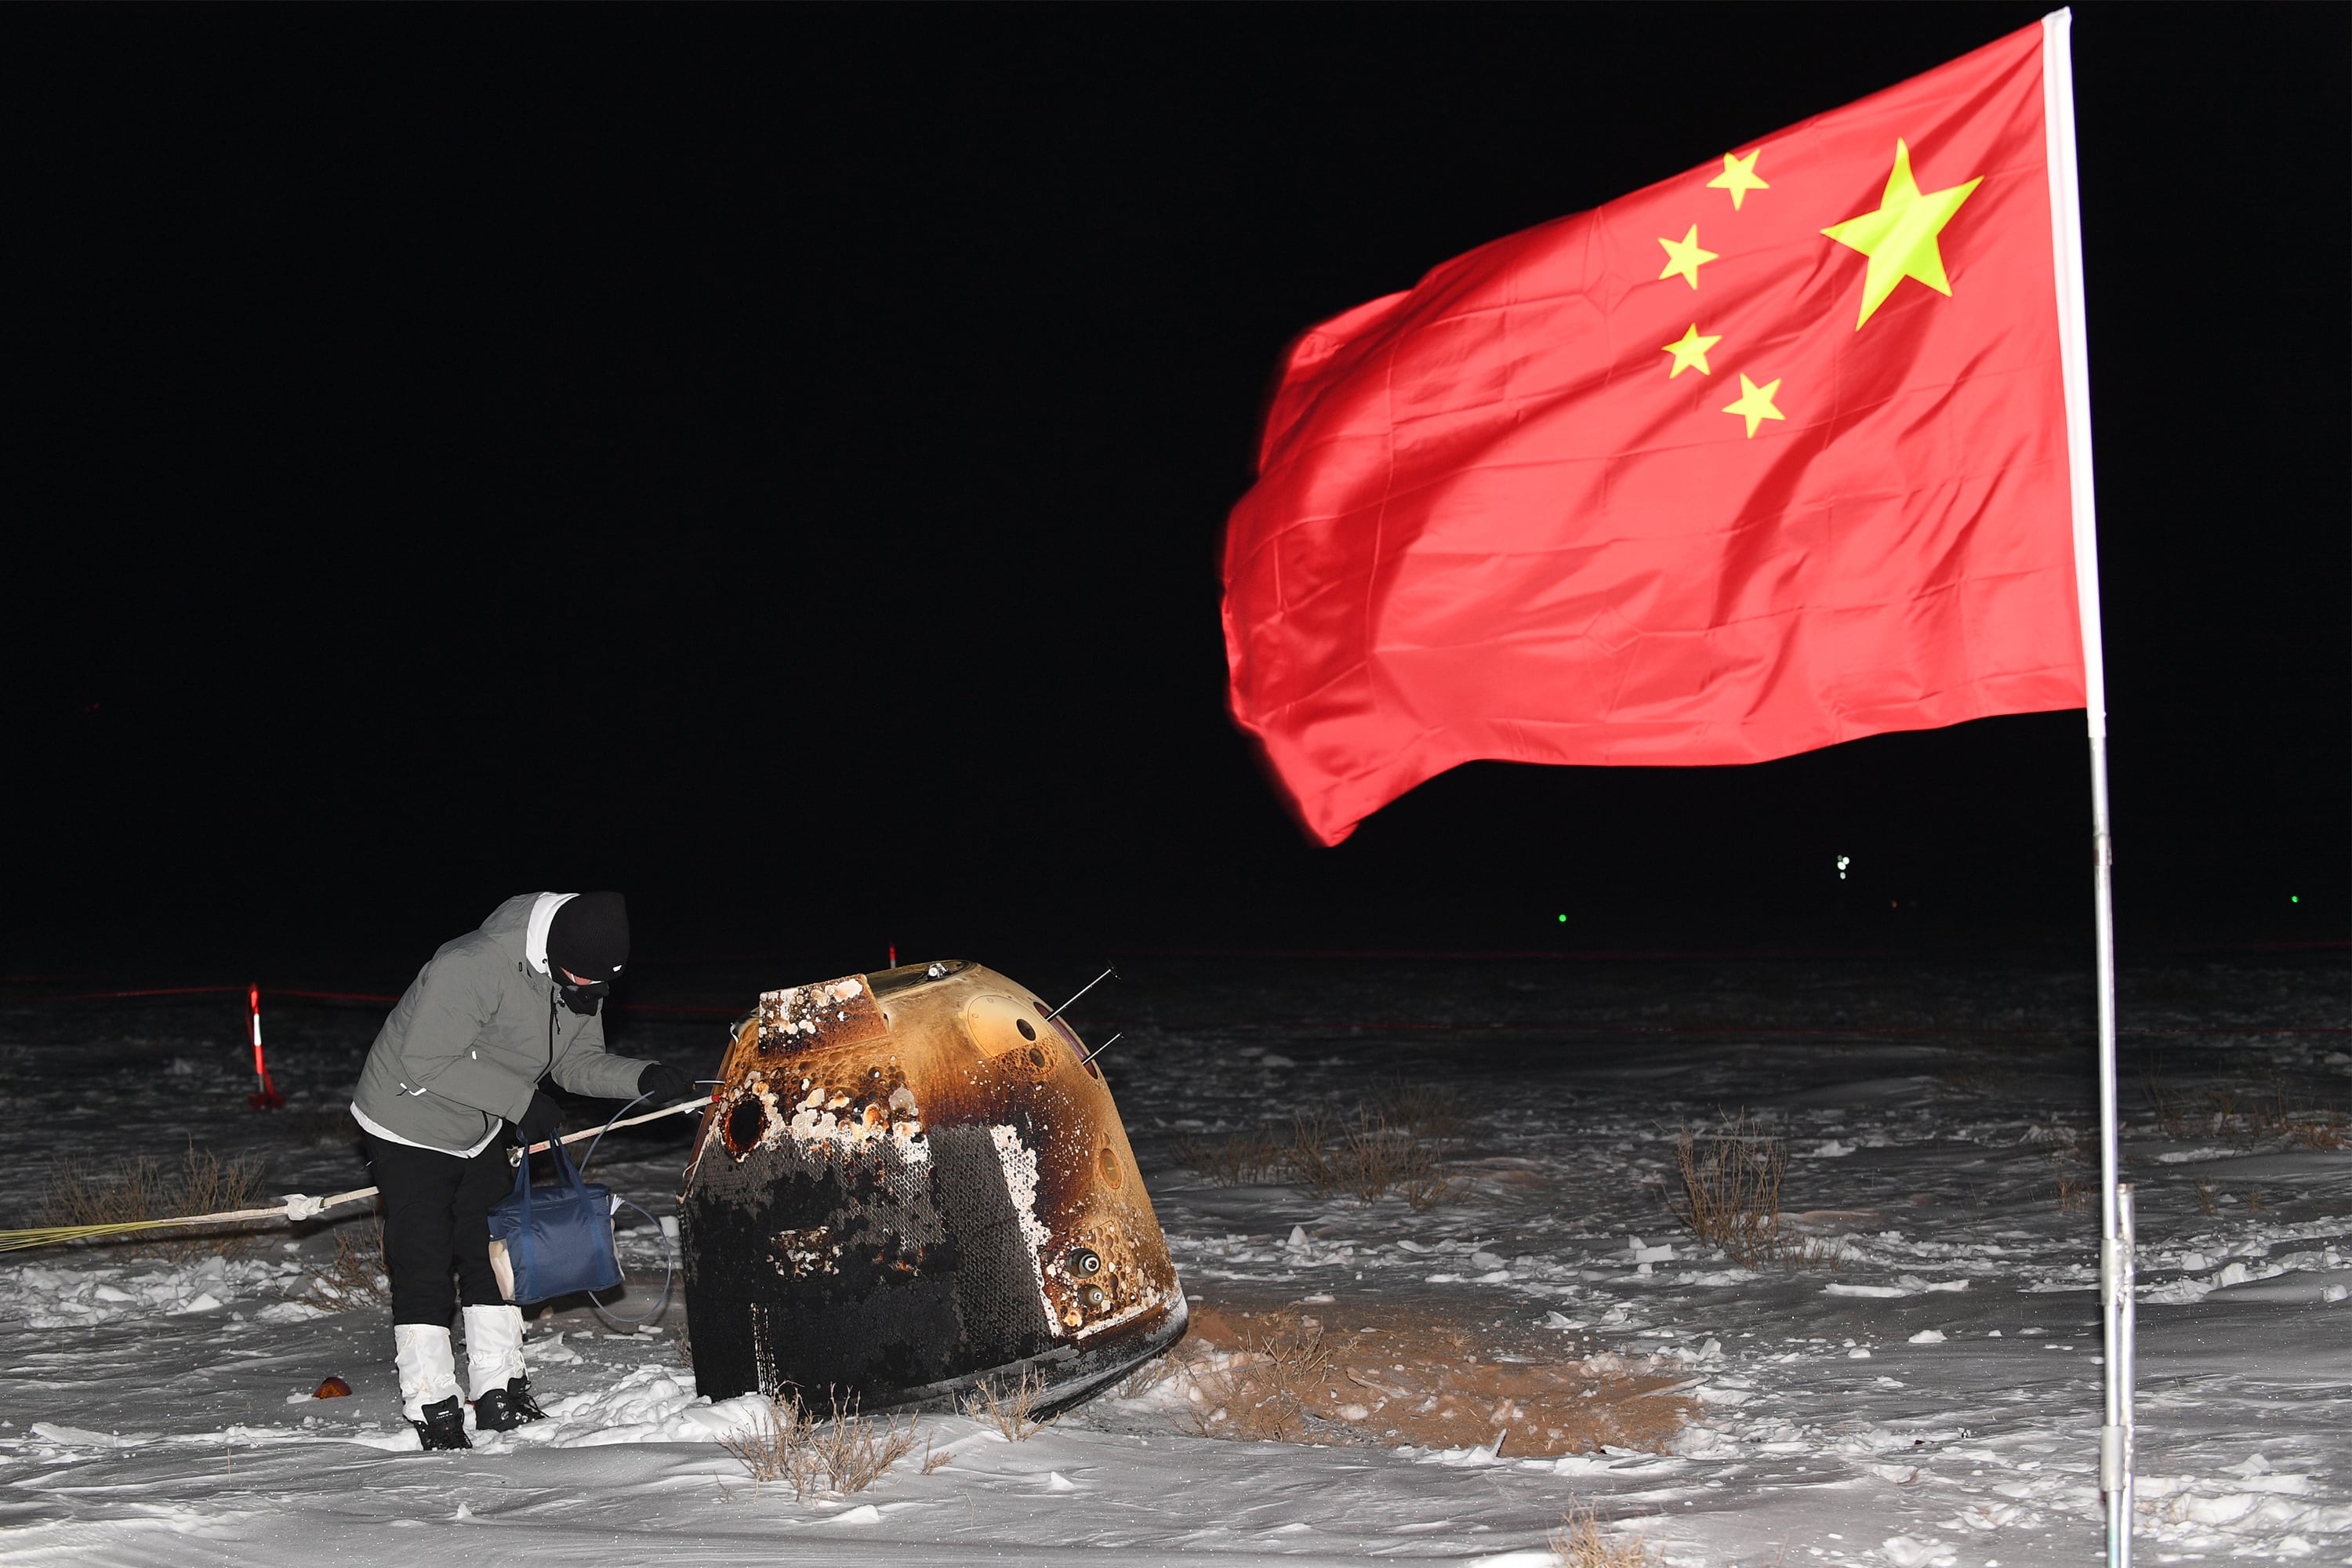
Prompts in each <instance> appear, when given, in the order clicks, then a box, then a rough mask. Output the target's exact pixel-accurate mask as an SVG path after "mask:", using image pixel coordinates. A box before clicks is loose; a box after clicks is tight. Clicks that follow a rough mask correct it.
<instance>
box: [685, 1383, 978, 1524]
mask: <svg viewBox="0 0 2352 1568" xmlns="http://www.w3.org/2000/svg"><path fill="white" fill-rule="evenodd" d="M721 1446H722V1447H725V1448H726V1450H727V1451H728V1452H729V1453H730V1454H732V1455H734V1456H735V1457H736V1458H738V1459H740V1460H741V1461H742V1462H743V1468H744V1469H746V1470H748V1471H749V1472H751V1495H752V1496H753V1497H757V1496H759V1495H760V1489H761V1487H762V1486H765V1485H767V1484H768V1483H770V1482H774V1481H781V1482H782V1483H784V1484H785V1485H787V1486H789V1487H791V1488H792V1489H793V1496H794V1497H796V1498H798V1499H799V1500H801V1501H803V1502H806V1501H807V1500H809V1499H810V1498H812V1497H815V1496H818V1495H820V1494H824V1493H831V1494H833V1495H835V1496H837V1497H848V1496H850V1495H851V1494H853V1493H856V1492H862V1491H864V1490H865V1489H866V1488H867V1487H870V1486H872V1485H873V1484H874V1483H875V1482H876V1481H877V1480H879V1479H882V1477H883V1475H884V1474H885V1473H886V1472H887V1471H888V1469H889V1468H890V1467H891V1466H893V1465H895V1464H897V1463H898V1461H899V1460H900V1459H903V1458H906V1457H907V1456H908V1454H910V1453H912V1452H914V1449H915V1418H914V1417H913V1416H911V1415H909V1416H908V1417H906V1418H905V1420H904V1421H903V1422H899V1421H891V1420H882V1419H878V1418H877V1417H873V1416H865V1415H857V1414H856V1411H855V1409H854V1408H853V1409H851V1410H849V1411H844V1410H843V1409H842V1408H841V1405H840V1402H839V1401H837V1400H836V1401H835V1402H834V1404H833V1406H832V1414H831V1415H827V1416H826V1417H825V1418H824V1420H823V1421H819V1420H818V1419H817V1418H816V1417H815V1415H813V1414H812V1413H811V1412H809V1411H808V1410H806V1409H803V1407H802V1405H800V1403H799V1401H797V1400H794V1399H793V1398H790V1397H789V1396H788V1397H786V1398H783V1399H776V1400H771V1401H770V1402H769V1409H768V1410H767V1412H766V1413H765V1414H763V1415H761V1416H760V1417H759V1418H758V1419H757V1420H755V1421H754V1422H753V1423H752V1426H751V1431H749V1432H747V1433H744V1434H742V1435H740V1436H734V1437H728V1438H724V1439H722V1440H721ZM945 1462H946V1460H945V1458H944V1457H942V1458H941V1460H940V1463H942V1464H943V1463H945ZM925 1468H926V1469H929V1468H935V1467H933V1466H931V1465H930V1463H929V1458H928V1457H927V1458H926V1459H925Z"/></svg>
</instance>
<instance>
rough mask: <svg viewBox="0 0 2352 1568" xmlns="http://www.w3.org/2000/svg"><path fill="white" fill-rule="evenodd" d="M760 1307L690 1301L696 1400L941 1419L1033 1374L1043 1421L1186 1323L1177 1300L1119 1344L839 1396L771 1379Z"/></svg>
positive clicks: (1159, 1347)
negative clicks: (795, 1403) (985, 1388)
mask: <svg viewBox="0 0 2352 1568" xmlns="http://www.w3.org/2000/svg"><path fill="white" fill-rule="evenodd" d="M760 1307H761V1303H757V1302H747V1301H715V1300H709V1299H708V1298H705V1299H703V1300H699V1301H697V1300H695V1299H693V1298H691V1297H689V1298H688V1301H687V1335H688V1341H689V1342H690V1343H691V1344H692V1345H693V1347H694V1378H695V1386H696V1388H697V1389H698V1391H699V1392H701V1393H703V1394H708V1395H709V1396H710V1397H711V1398H712V1399H731V1398H733V1397H734V1396H735V1395H737V1394H751V1393H754V1392H765V1393H767V1394H771V1395H774V1396H777V1397H782V1396H783V1395H785V1394H791V1395H793V1397H795V1398H797V1399H798V1400H800V1402H801V1403H802V1405H803V1406H807V1405H814V1406H815V1407H816V1408H817V1409H819V1410H824V1409H825V1408H827V1407H828V1402H829V1401H830V1400H832V1399H834V1398H835V1397H840V1398H841V1403H842V1405H844V1407H845V1408H846V1407H848V1406H850V1405H851V1404H852V1402H853V1401H855V1405H856V1409H858V1410H860V1411H864V1412H874V1411H883V1410H942V1411H944V1410H953V1409H956V1408H958V1407H959V1406H960V1405H961V1403H962V1401H963V1398H964V1396H965V1395H966V1394H970V1393H971V1392H972V1391H973V1390H974V1389H976V1388H978V1387H979V1386H980V1385H981V1384H983V1383H986V1384H994V1385H995V1386H996V1387H998V1388H1007V1387H1011V1386H1014V1385H1017V1384H1019V1383H1020V1382H1021V1381H1022V1379H1023V1377H1024V1375H1027V1374H1030V1373H1034V1374H1035V1375H1036V1377H1037V1378H1038V1380H1039V1381H1040V1382H1042V1383H1043V1384H1044V1385H1045V1386H1044V1388H1043V1390H1042V1392H1040V1393H1039V1394H1038V1395H1037V1397H1036V1400H1035V1405H1034V1408H1035V1410H1036V1411H1037V1413H1038V1414H1040V1415H1051V1414H1053V1413H1054V1412H1055V1411H1058V1410H1066V1409H1069V1408H1070V1407H1072V1406H1073V1405H1080V1404H1083V1403H1085V1402H1086V1401H1087V1400H1088V1399H1091V1398H1093V1397H1094V1396H1095V1395H1096V1394H1099V1393H1101V1392H1102V1390H1103V1387H1104V1386H1105V1385H1106V1384H1109V1383H1111V1382H1113V1381H1115V1380H1116V1379H1118V1378H1119V1377H1122V1376H1124V1375H1125V1374H1126V1373H1129V1372H1131V1371H1133V1370H1134V1369H1135V1368H1137V1367H1139V1366H1141V1365H1142V1364H1143V1363H1145V1362H1148V1361H1150V1359H1151V1358H1152V1357H1154V1356H1156V1355H1159V1354H1160V1353H1161V1352H1165V1351H1167V1350H1169V1349H1170V1348H1171V1347H1172V1346H1174V1344H1175V1343H1176V1342H1177V1341H1179V1340H1181V1339H1182V1338H1183V1337H1184V1330H1185V1327H1186V1325H1187V1323H1188V1322H1189V1321H1190V1320H1191V1314H1190V1312H1189V1311H1188V1310H1187V1309H1186V1307H1185V1304H1184V1299H1183V1298H1182V1297H1181V1296H1179V1297H1177V1298H1176V1300H1175V1303H1174V1305H1173V1307H1172V1308H1171V1310H1170V1311H1169V1312H1168V1313H1167V1315H1166V1316H1165V1317H1164V1318H1163V1319H1162V1321H1160V1322H1158V1323H1156V1324H1153V1325H1151V1326H1150V1327H1149V1328H1147V1329H1143V1330H1137V1329H1134V1328H1132V1327H1127V1326H1125V1325H1122V1328H1123V1332H1122V1333H1121V1334H1120V1335H1119V1336H1118V1338H1117V1339H1115V1340H1113V1341H1111V1342H1107V1343H1103V1344H1097V1345H1095V1346H1093V1347H1091V1348H1088V1349H1084V1350H1074V1349H1071V1348H1069V1347H1066V1346H1065V1347H1061V1348H1057V1349H1055V1350H1051V1351H1048V1352H1045V1354H1043V1355H1036V1356H1030V1357H1027V1358H1025V1359H1024V1360H1021V1361H1013V1362H1007V1363H1004V1364H1003V1365H1001V1366H992V1367H988V1368H985V1369H982V1370H981V1371H978V1372H971V1373H964V1374H962V1375H961V1376H958V1377H950V1378H944V1379H941V1380H940V1381H939V1382H936V1383H929V1384H920V1385H918V1386H915V1387H911V1388H884V1387H868V1388H866V1389H863V1390H843V1389H840V1388H832V1389H823V1388H804V1387H802V1386H800V1385H799V1384H794V1383H792V1382H790V1381H789V1380H785V1379H780V1378H777V1377H776V1376H775V1375H774V1373H773V1370H772V1369H773V1368H774V1366H775V1364H776V1360H777V1358H776V1356H775V1354H774V1352H773V1350H772V1349H771V1348H765V1347H762V1346H761V1343H760V1336H759V1333H758V1325H759V1323H760V1321H761V1317H762V1316H763V1314H762V1313H761V1311H760V1310H759V1308H760ZM762 1363H766V1365H767V1366H768V1368H769V1369H770V1373H769V1375H768V1376H765V1377H763V1376H761V1364H762Z"/></svg>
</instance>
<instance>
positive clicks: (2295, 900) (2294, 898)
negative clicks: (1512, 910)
mask: <svg viewBox="0 0 2352 1568" xmlns="http://www.w3.org/2000/svg"><path fill="white" fill-rule="evenodd" d="M2286 901H2287V902H2288V903H2290V904H2299V903H2301V902H2303V899H2302V897H2301V895H2299V894H2295V893H2289V894H2288V895H2287V896H2286ZM1559 918H1560V919H1562V920H1566V919H1567V918H1568V917H1567V916H1566V915H1562V916H1560V917H1559Z"/></svg>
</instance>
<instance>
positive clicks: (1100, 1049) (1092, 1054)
mask: <svg viewBox="0 0 2352 1568" xmlns="http://www.w3.org/2000/svg"><path fill="white" fill-rule="evenodd" d="M1126 1036H1127V1031H1126V1030H1125V1029H1121V1030H1120V1031H1119V1032H1118V1034H1116V1035H1113V1036H1112V1037H1110V1038H1109V1039H1108V1040H1105V1041H1104V1042H1103V1043H1102V1044H1101V1045H1099V1046H1097V1047H1095V1048H1094V1049H1093V1050H1090V1051H1088V1052H1087V1054H1086V1055H1085V1056H1082V1057H1080V1058H1078V1065H1079V1066H1080V1067H1084V1066H1086V1065H1087V1063H1088V1062H1090V1061H1092V1060H1094V1059H1095V1058H1097V1057H1098V1056H1100V1055H1102V1054H1103V1053H1104V1052H1105V1051H1107V1050H1108V1049H1110V1048H1111V1047H1113V1046H1115V1045H1117V1044H1118V1043H1119V1041H1120V1040H1122V1039H1124V1038H1125V1037H1126Z"/></svg>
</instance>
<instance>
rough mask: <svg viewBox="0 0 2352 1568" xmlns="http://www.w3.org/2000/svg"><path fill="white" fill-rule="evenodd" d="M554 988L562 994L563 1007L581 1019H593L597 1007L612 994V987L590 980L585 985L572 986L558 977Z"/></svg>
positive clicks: (599, 981) (602, 982) (600, 981)
mask: <svg viewBox="0 0 2352 1568" xmlns="http://www.w3.org/2000/svg"><path fill="white" fill-rule="evenodd" d="M555 987H556V989H557V990H559V991H561V992H562V993H563V1005H565V1006H566V1007H569V1008H571V1009H572V1011H573V1012H575V1013H577V1014H579V1015H580V1016H582V1017H583V1018H593V1017H594V1016H596V1007H597V1005H598V1004H599V1003H601V1002H603V1001H604V998H605V997H607V996H610V995H611V994H613V987H612V986H611V985H609V984H606V983H605V982H604V981H602V980H592V981H590V982H589V983H588V984H585V985H572V984H567V983H566V982H565V981H564V980H563V979H562V976H560V975H559V976H558V977H557V978H556V982H555Z"/></svg>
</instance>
